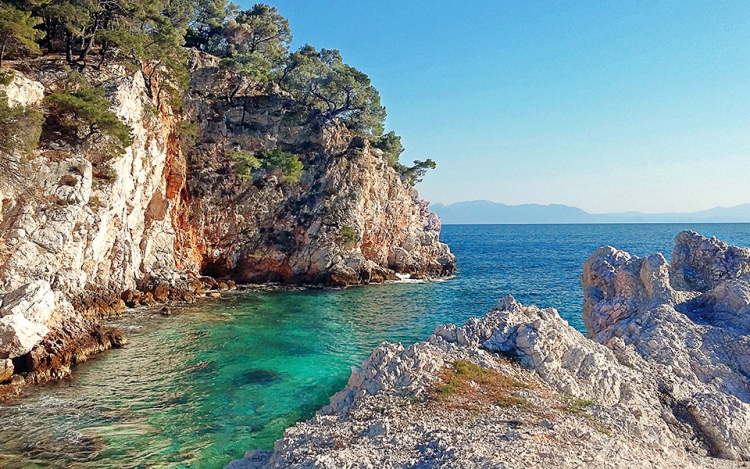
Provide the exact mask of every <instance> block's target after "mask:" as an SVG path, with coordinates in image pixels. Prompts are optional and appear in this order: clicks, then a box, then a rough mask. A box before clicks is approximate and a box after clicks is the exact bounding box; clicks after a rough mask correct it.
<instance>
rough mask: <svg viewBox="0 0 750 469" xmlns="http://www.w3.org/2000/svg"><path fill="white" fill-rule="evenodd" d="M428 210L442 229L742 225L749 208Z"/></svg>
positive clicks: (483, 204) (467, 205)
mask: <svg viewBox="0 0 750 469" xmlns="http://www.w3.org/2000/svg"><path fill="white" fill-rule="evenodd" d="M430 209H431V210H432V211H433V212H435V213H436V214H437V215H438V216H440V218H441V219H442V221H443V224H446V225H460V224H468V225H482V224H533V223H539V224H544V223H551V224H554V223H746V222H750V204H742V205H736V206H734V207H716V208H712V209H710V210H703V211H700V212H692V213H655V214H651V213H641V212H623V213H604V214H594V213H588V212H585V211H583V210H581V209H580V208H576V207H570V206H567V205H559V204H553V205H537V204H524V205H505V204H500V203H496V202H490V201H488V200H473V201H470V202H458V203H455V204H451V205H443V204H434V205H431V206H430Z"/></svg>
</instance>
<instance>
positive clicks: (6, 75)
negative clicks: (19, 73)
mask: <svg viewBox="0 0 750 469" xmlns="http://www.w3.org/2000/svg"><path fill="white" fill-rule="evenodd" d="M15 77H16V72H15V70H2V71H0V86H8V85H10V84H11V83H13V79H14V78H15Z"/></svg>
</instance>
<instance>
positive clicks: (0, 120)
mask: <svg viewBox="0 0 750 469" xmlns="http://www.w3.org/2000/svg"><path fill="white" fill-rule="evenodd" d="M43 122H44V116H42V114H41V113H40V112H39V111H37V110H35V109H27V108H25V107H23V106H10V105H9V103H8V96H7V95H6V94H5V93H4V92H1V91H0V150H2V151H5V152H7V153H11V152H16V151H17V152H21V153H24V154H28V153H31V151H32V150H34V148H36V147H37V145H39V137H40V136H41V135H42V123H43Z"/></svg>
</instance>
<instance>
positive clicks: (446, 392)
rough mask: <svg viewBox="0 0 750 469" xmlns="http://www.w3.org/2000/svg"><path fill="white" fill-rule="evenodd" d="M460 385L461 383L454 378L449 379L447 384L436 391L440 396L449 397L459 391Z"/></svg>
mask: <svg viewBox="0 0 750 469" xmlns="http://www.w3.org/2000/svg"><path fill="white" fill-rule="evenodd" d="M460 384H461V383H459V381H458V379H456V378H455V377H454V378H451V379H449V380H448V382H447V383H445V384H441V385H440V386H438V387H437V388H436V389H435V390H436V391H437V393H438V396H440V397H449V396H452V395H453V394H455V393H456V392H457V391H458V388H459V386H460Z"/></svg>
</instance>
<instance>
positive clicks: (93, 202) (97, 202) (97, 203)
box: [89, 197, 103, 211]
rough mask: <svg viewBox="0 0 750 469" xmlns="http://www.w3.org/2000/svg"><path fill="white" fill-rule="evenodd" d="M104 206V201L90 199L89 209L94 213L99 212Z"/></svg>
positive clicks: (97, 198)
mask: <svg viewBox="0 0 750 469" xmlns="http://www.w3.org/2000/svg"><path fill="white" fill-rule="evenodd" d="M102 205H103V204H102V201H101V200H99V197H91V198H90V199H89V207H91V209H92V210H93V211H97V210H99V209H100V208H101V207H102Z"/></svg>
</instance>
